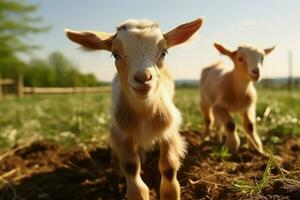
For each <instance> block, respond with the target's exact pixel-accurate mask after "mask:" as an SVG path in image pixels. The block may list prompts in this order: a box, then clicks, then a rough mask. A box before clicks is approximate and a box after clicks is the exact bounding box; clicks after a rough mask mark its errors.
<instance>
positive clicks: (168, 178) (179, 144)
mask: <svg viewBox="0 0 300 200" xmlns="http://www.w3.org/2000/svg"><path fill="white" fill-rule="evenodd" d="M185 149H186V144H185V141H184V139H183V138H182V137H181V136H180V134H179V133H174V135H172V136H171V137H169V138H168V139H163V140H162V141H161V142H160V158H159V171H160V173H161V177H162V178H161V184H160V199H161V200H180V185H179V182H178V180H177V171H178V169H179V167H180V159H181V158H183V157H184V155H185V151H186V150H185Z"/></svg>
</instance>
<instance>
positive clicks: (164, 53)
mask: <svg viewBox="0 0 300 200" xmlns="http://www.w3.org/2000/svg"><path fill="white" fill-rule="evenodd" d="M167 53H168V51H167V50H166V49H165V50H163V51H162V53H161V54H160V59H164V58H165V57H166V55H167Z"/></svg>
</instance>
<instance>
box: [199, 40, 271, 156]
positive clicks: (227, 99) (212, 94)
mask: <svg viewBox="0 0 300 200" xmlns="http://www.w3.org/2000/svg"><path fill="white" fill-rule="evenodd" d="M215 47H216V49H217V50H218V51H219V52H220V53H222V54H224V55H226V56H228V57H229V58H230V59H231V60H232V62H233V63H234V68H233V70H226V68H224V66H222V63H216V64H214V65H211V66H209V67H207V68H205V69H203V71H202V74H201V80H200V89H201V103H200V105H201V109H202V112H203V116H204V123H205V129H204V133H205V134H206V135H209V133H210V128H211V126H212V121H213V117H215V118H216V120H217V121H218V122H219V123H221V124H222V125H223V126H224V127H225V128H226V130H227V134H228V136H227V139H226V143H225V144H226V146H227V147H228V148H229V149H230V150H231V151H232V152H237V150H238V148H239V145H240V140H239V137H238V134H237V132H236V128H235V124H234V120H233V118H232V117H231V115H230V113H232V112H239V113H241V115H242V117H243V120H244V128H245V131H246V133H247V134H248V135H249V137H248V139H249V143H250V144H251V146H254V147H255V148H256V149H257V150H258V151H259V152H260V153H263V147H262V143H261V140H260V138H259V137H258V135H257V133H256V128H255V104H256V99H257V94H256V90H255V88H254V85H253V73H252V71H251V69H256V70H259V68H258V67H257V66H256V65H259V64H261V63H262V60H263V57H264V55H266V54H268V53H270V52H271V51H272V50H273V49H274V48H269V49H265V50H264V51H260V50H257V49H256V48H253V47H249V46H242V47H239V48H238V50H236V51H230V50H228V49H226V48H224V47H223V46H222V45H219V44H215ZM261 58H262V59H261ZM255 63H256V65H255ZM250 64H252V65H251V66H250ZM250 67H251V68H250ZM258 72H259V71H258ZM258 76H259V73H258ZM254 78H255V81H257V79H258V78H259V77H258V78H257V77H254ZM249 127H250V128H249ZM220 138H222V136H221V137H220Z"/></svg>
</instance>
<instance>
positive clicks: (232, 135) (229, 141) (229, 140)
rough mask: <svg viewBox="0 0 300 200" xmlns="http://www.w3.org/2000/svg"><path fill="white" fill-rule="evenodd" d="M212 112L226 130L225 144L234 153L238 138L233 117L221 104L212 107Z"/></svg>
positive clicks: (237, 147) (238, 142)
mask: <svg viewBox="0 0 300 200" xmlns="http://www.w3.org/2000/svg"><path fill="white" fill-rule="evenodd" d="M213 113H214V115H215V117H216V118H217V120H219V121H220V122H221V123H223V125H224V127H225V129H226V131H227V134H228V135H227V137H226V142H225V146H226V147H228V148H229V150H230V151H231V152H233V153H236V152H237V151H238V149H239V146H240V143H241V142H240V138H239V136H238V134H237V132H236V127H235V123H234V121H233V118H232V117H231V116H230V114H229V112H228V111H227V110H226V109H225V108H224V107H223V106H221V105H216V106H214V107H213Z"/></svg>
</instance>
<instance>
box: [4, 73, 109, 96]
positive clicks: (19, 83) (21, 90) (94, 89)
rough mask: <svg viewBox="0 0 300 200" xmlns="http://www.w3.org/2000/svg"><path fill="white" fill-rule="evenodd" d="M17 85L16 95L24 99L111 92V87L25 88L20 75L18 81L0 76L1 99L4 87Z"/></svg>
mask: <svg viewBox="0 0 300 200" xmlns="http://www.w3.org/2000/svg"><path fill="white" fill-rule="evenodd" d="M4 85H15V86H16V94H17V96H18V97H20V98H21V97H23V96H24V94H74V93H100V92H110V91H111V87H110V86H101V87H25V86H24V81H23V76H22V75H19V76H18V78H17V79H16V80H14V79H2V77H1V74H0V99H1V98H2V97H3V95H4V93H3V86H4Z"/></svg>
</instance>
